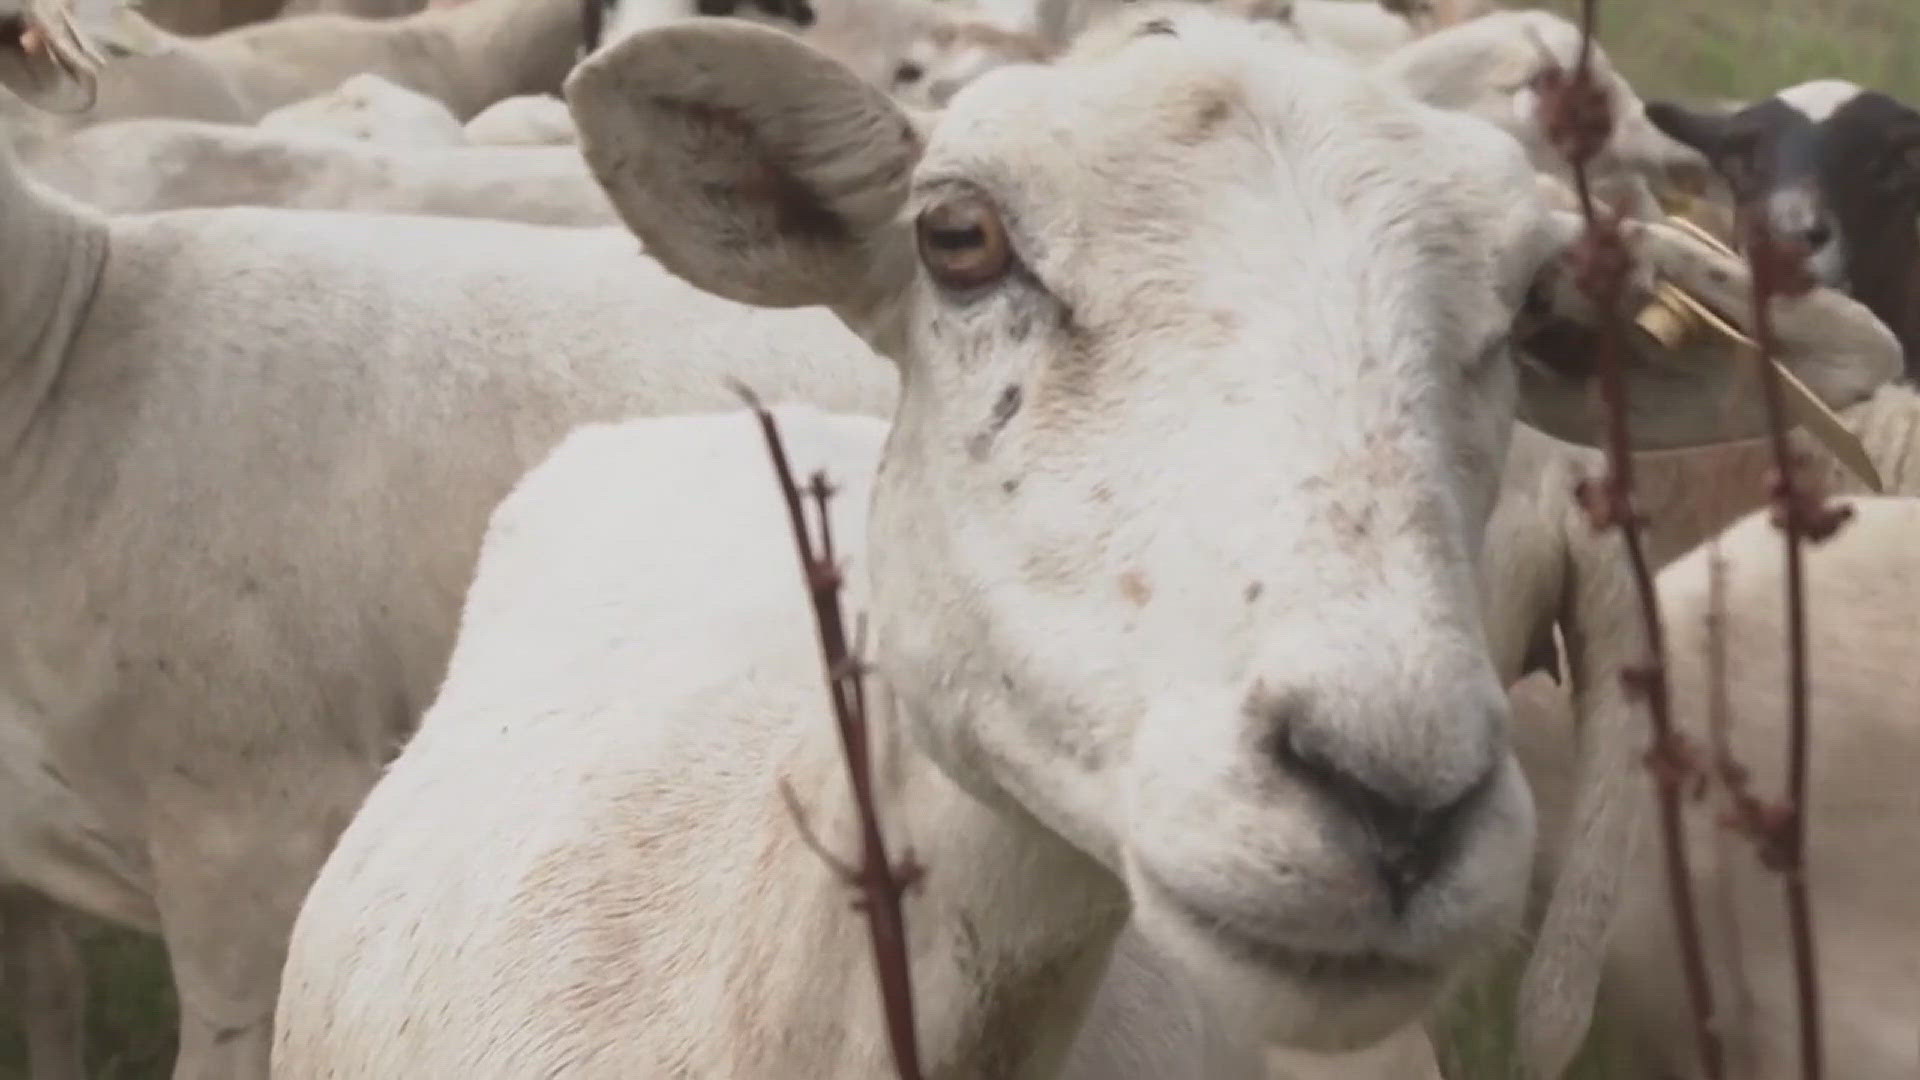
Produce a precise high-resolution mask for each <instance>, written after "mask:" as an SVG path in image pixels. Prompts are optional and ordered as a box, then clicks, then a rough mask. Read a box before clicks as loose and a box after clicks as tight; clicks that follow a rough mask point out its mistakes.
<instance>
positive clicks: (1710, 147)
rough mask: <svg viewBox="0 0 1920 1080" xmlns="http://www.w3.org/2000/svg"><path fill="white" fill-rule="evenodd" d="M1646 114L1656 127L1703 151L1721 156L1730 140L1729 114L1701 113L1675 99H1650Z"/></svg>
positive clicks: (1649, 121) (1661, 131) (1703, 153)
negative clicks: (1727, 140) (1728, 138)
mask: <svg viewBox="0 0 1920 1080" xmlns="http://www.w3.org/2000/svg"><path fill="white" fill-rule="evenodd" d="M1644 114H1645V116H1646V118H1647V123H1649V124H1652V125H1653V127H1654V128H1655V130H1657V131H1659V132H1660V133H1661V134H1662V135H1665V136H1666V137H1667V138H1669V139H1672V140H1673V141H1675V142H1677V143H1680V144H1681V145H1683V146H1688V147H1691V148H1692V149H1694V150H1696V151H1698V152H1699V153H1700V154H1702V155H1704V156H1706V157H1708V158H1714V157H1718V156H1719V154H1720V151H1721V149H1722V148H1723V147H1724V145H1725V143H1726V136H1727V117H1726V116H1725V115H1723V114H1719V113H1710V112H1699V111H1696V110H1693V109H1689V108H1687V107H1686V106H1684V105H1678V104H1675V103H1674V102H1671V101H1649V102H1647V104H1646V108H1645V110H1644Z"/></svg>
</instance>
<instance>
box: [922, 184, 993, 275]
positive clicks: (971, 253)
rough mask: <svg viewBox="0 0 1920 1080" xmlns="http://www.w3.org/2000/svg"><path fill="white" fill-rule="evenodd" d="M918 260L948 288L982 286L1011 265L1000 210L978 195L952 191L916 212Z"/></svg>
mask: <svg viewBox="0 0 1920 1080" xmlns="http://www.w3.org/2000/svg"><path fill="white" fill-rule="evenodd" d="M914 231H915V233H916V234H917V235H918V237H919V242H920V261H921V262H923V263H925V264H926V265H927V272H928V273H930V274H932V275H933V279H934V280H935V281H937V282H939V283H940V284H942V285H944V286H946V287H947V288H950V289H967V288H973V287H975V286H978V285H985V284H987V283H988V282H990V281H993V280H995V279H997V278H999V277H1000V276H1001V275H1003V274H1005V273H1006V272H1007V269H1008V268H1009V267H1010V266H1012V265H1013V249H1012V247H1011V246H1010V245H1009V244H1008V243H1007V229H1006V225H1005V224H1004V223H1002V222H1001V220H1000V212H999V211H997V210H995V209H994V208H993V204H992V203H991V202H988V201H987V200H986V199H985V198H984V197H982V196H980V195H974V194H968V195H957V196H954V197H953V198H950V199H947V200H946V201H944V202H939V203H935V204H934V205H932V206H929V207H927V208H926V209H925V210H922V211H921V212H920V218H919V220H918V221H916V222H915V223H914Z"/></svg>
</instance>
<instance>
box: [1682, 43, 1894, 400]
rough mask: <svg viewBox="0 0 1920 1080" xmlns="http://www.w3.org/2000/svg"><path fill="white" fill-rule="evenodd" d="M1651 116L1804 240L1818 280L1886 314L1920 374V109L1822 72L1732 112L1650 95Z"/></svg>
mask: <svg viewBox="0 0 1920 1080" xmlns="http://www.w3.org/2000/svg"><path fill="white" fill-rule="evenodd" d="M1647 118H1648V120H1650V121H1651V122H1652V123H1653V124H1654V125H1655V126H1657V127H1659V128H1660V129H1661V130H1662V131H1665V132H1666V133H1667V134H1668V135H1670V136H1672V137H1673V138H1675V139H1677V140H1679V141H1681V142H1683V143H1686V144H1687V145H1689V146H1692V147H1694V148H1695V149H1697V150H1699V151H1700V152H1701V153H1702V154H1704V155H1706V157H1707V158H1708V159H1709V160H1710V161H1711V162H1712V163H1713V166H1714V168H1715V170H1716V171H1717V172H1718V173H1719V174H1720V175H1721V177H1722V178H1723V179H1724V180H1725V181H1726V183H1727V185H1728V187H1729V188H1731V189H1732V191H1733V193H1734V195H1735V197H1736V198H1737V199H1738V200H1739V201H1741V202H1742V203H1746V204H1749V205H1753V206H1758V207H1762V208H1763V209H1764V211H1765V213H1766V220H1767V224H1768V226H1769V228H1770V229H1772V230H1773V232H1774V233H1775V234H1776V235H1778V236H1780V237H1782V238H1785V239H1789V240H1793V241H1795V242H1797V243H1799V244H1802V245H1804V246H1805V248H1806V249H1807V251H1808V253H1809V259H1808V262H1809V265H1810V266H1811V267H1812V269H1813V271H1814V273H1815V274H1816V275H1817V276H1818V278H1819V279H1820V281H1821V283H1822V284H1825V285H1827V286H1829V287H1832V288H1835V289H1842V290H1845V291H1848V292H1850V293H1852V294H1853V295H1854V296H1855V297H1857V298H1858V299H1859V300H1860V301H1861V302H1862V303H1864V304H1866V305H1867V306H1868V307H1869V308H1871V309H1872V310H1873V312H1874V314H1875V315H1877V316H1879V317H1880V318H1881V319H1883V320H1885V321H1886V322H1887V324H1888V326H1889V327H1891V328H1892V329H1893V331H1894V332H1895V334H1897V335H1899V337H1900V338H1901V341H1902V343H1903V344H1904V345H1905V346H1906V349H1907V354H1908V359H1907V370H1908V374H1909V376H1910V377H1911V376H1913V375H1916V374H1920V355H1916V348H1917V347H1920V112H1915V111H1914V110H1913V109H1912V108H1909V107H1908V106H1906V105H1904V104H1901V103H1900V102H1898V101H1896V100H1894V99H1893V98H1891V97H1888V96H1887V95H1885V94H1882V93H1879V92H1876V91H1872V90H1865V89H1862V88H1861V87H1859V86H1856V85H1854V84H1853V83H1849V82H1844V81H1841V80H1838V79H1823V80H1818V81H1815V82H1808V83H1801V84H1799V85H1797V86H1791V87H1788V88H1787V89H1785V90H1781V91H1779V92H1778V93H1776V94H1774V95H1773V96H1772V97H1769V98H1766V99H1765V100H1762V101H1758V102H1755V103H1753V104H1751V105H1748V106H1746V107H1745V108H1742V109H1739V110H1737V111H1734V112H1730V113H1710V112H1701V111H1695V110H1691V109H1688V108H1685V107H1684V106H1680V105H1676V104H1673V103H1670V102H1654V103H1652V104H1649V105H1648V106H1647Z"/></svg>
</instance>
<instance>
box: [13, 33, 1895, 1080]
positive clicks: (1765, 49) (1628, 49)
mask: <svg viewBox="0 0 1920 1080" xmlns="http://www.w3.org/2000/svg"><path fill="white" fill-rule="evenodd" d="M1547 6H1549V7H1552V8H1556V9H1558V10H1561V11H1566V12H1572V11H1574V10H1575V9H1576V6H1577V4H1576V3H1575V2H1574V0H1552V2H1551V3H1549V4H1548V5H1547ZM1600 20H1601V21H1600V39H1601V41H1602V42H1603V43H1604V44H1605V45H1606V47H1607V49H1608V51H1609V52H1610V53H1611V54H1612V55H1613V56H1614V57H1615V59H1616V61H1617V62H1618V63H1619V65H1620V67H1621V68H1622V70H1623V71H1624V72H1625V74H1626V75H1627V77H1628V78H1629V79H1631V80H1632V81H1633V84H1634V86H1635V87H1636V88H1637V89H1638V90H1639V91H1640V93H1641V95H1642V96H1643V97H1646V98H1655V97H1660V96H1673V97H1676V98H1678V99H1681V100H1701V99H1712V98H1751V97H1756V96H1759V95H1762V94H1765V93H1768V92H1770V91H1772V90H1775V89H1778V88H1779V87H1782V86H1786V85H1790V84H1792V83H1796V82H1801V81H1803V80H1807V79H1815V78H1830V77H1842V78H1846V79H1850V80H1852V81H1854V82H1856V83H1860V84H1862V85H1864V86H1870V87H1873V88H1875V89H1879V90H1884V91H1887V92H1888V93H1891V94H1893V95H1894V96H1896V97H1899V98H1901V99H1902V100H1904V101H1907V102H1909V103H1920V64H1916V63H1914V62H1913V61H1912V59H1911V57H1910V56H1909V53H1910V51H1911V49H1912V48H1913V44H1914V43H1915V42H1917V41H1920V0H1602V3H1601V10H1600ZM86 952H87V960H88V963H89V966H90V968H91V970H92V972H93V988H92V995H93V998H92V1009H91V1017H90V1020H91V1024H90V1026H91V1037H90V1043H89V1055H90V1061H89V1073H90V1075H92V1076H95V1077H97V1078H100V1080H164V1077H166V1075H167V1071H168V1067H169V1063H170V1062H171V1060H172V1053H173V1018H172V1009H173V1002H172V991H171V988H170V987H169V985H168V980H167V971H166V962H165V957H164V955H163V954H162V952H161V950H160V947H159V945H158V943H157V942H155V941H153V940H152V939H149V938H146V937H144V936H142V935H137V934H133V933H129V932H125V931H120V930H115V929H110V928H105V927H98V928H92V929H90V932H89V935H88V940H87V944H86ZM1503 992H1504V993H1507V994H1510V993H1511V986H1510V985H1507V986H1505V987H1495V988H1492V989H1489V990H1487V991H1486V992H1485V993H1484V994H1481V995H1476V996H1475V997H1474V998H1473V999H1472V1000H1468V1001H1464V1002H1462V1003H1460V1005H1459V1006H1458V1007H1457V1008H1456V1009H1455V1011H1454V1015H1453V1017H1452V1023H1451V1024H1450V1025H1449V1027H1450V1032H1451V1038H1450V1040H1449V1045H1448V1046H1447V1047H1446V1052H1445V1055H1444V1056H1445V1057H1446V1058H1447V1059H1448V1060H1447V1062H1446V1064H1447V1067H1448V1073H1449V1075H1451V1076H1454V1077H1457V1078H1461V1080H1504V1078H1506V1077H1507V1076H1509V1075H1512V1071H1511V1070H1512V1067H1511V1064H1510V1058H1509V1056H1508V1050H1507V1048H1508V1046H1509V1045H1510V1043H1511V1028H1510V1026H1509V1024H1507V1023H1506V1022H1505V1020H1504V1019H1503V1017H1505V1016H1507V1015H1510V1013H1509V1012H1508V1010H1506V1009H1505V1008H1503V1007H1501V1006H1500V1005H1499V1003H1498V999H1499V997H1500V996H1501V995H1502V993H1503ZM11 1019H12V1014H11V1012H10V1011H9V1012H8V1013H7V1014H5V1015H4V1016H0V1020H4V1021H5V1023H0V1080H24V1078H25V1076H26V1073H25V1064H24V1055H23V1054H22V1052H21V1046H20V1040H19V1037H18V1035H17V1033H16V1032H15V1031H14V1030H13V1027H12V1023H11ZM1594 1043H1595V1045H1594V1046H1592V1047H1590V1048H1589V1050H1590V1052H1589V1053H1588V1054H1587V1056H1586V1058H1585V1059H1584V1060H1583V1061H1582V1063H1581V1065H1580V1067H1579V1068H1578V1069H1576V1071H1575V1073H1574V1074H1573V1075H1572V1076H1571V1077H1569V1080H1616V1078H1620V1077H1624V1076H1625V1075H1626V1073H1625V1072H1624V1071H1622V1069H1621V1067H1620V1066H1619V1065H1618V1064H1616V1062H1615V1061H1614V1055H1613V1054H1611V1053H1610V1052H1609V1050H1608V1047H1607V1046H1606V1040H1605V1038H1604V1033H1600V1037H1598V1038H1596V1039H1595V1040H1594Z"/></svg>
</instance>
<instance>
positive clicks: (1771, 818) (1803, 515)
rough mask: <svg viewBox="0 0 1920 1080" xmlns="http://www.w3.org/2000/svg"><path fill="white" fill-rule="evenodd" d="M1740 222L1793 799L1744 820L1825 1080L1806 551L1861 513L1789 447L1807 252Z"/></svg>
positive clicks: (1806, 1038)
mask: <svg viewBox="0 0 1920 1080" xmlns="http://www.w3.org/2000/svg"><path fill="white" fill-rule="evenodd" d="M1743 203H1744V204H1745V205H1743V206H1742V208H1741V213H1740V217H1741V220H1742V225H1743V231H1744V232H1745V234H1746V251H1747V263H1748V265H1749V267H1750V268H1751V270H1752V278H1753V338H1754V342H1755V343H1756V344H1757V345H1758V346H1759V349H1760V362H1759V364H1758V365H1757V366H1758V368H1759V371H1760V385H1761V390H1762V396H1763V397H1764V399H1765V401H1766V407H1767V430H1768V440H1769V442H1770V443H1771V445H1772V447H1773V465H1774V468H1773V478H1772V491H1771V492H1770V494H1771V495H1772V498H1773V521H1774V524H1775V525H1777V526H1779V528H1780V530H1781V534H1782V537H1783V540H1784V544H1783V546H1784V548H1785V554H1786V579H1787V580H1786V590H1787V596H1786V601H1787V665H1788V667H1787V794H1786V801H1785V803H1784V804H1782V805H1780V806H1778V807H1774V808H1770V809H1771V812H1755V813H1754V814H1753V816H1752V817H1751V818H1750V819H1749V820H1747V821H1746V822H1744V824H1745V825H1746V826H1747V828H1748V829H1749V830H1750V831H1751V832H1752V834H1753V836H1754V837H1755V839H1756V841H1757V842H1758V843H1759V845H1760V853H1761V858H1762V859H1763V860H1764V861H1765V862H1766V864H1767V865H1768V866H1769V867H1770V868H1772V869H1774V870H1777V871H1778V872H1779V873H1780V875H1781V877H1782V879H1783V881H1784V883H1785V886H1786V896H1787V923H1788V927H1789V930H1790V932H1791V936H1792V940H1793V962H1794V984H1795V989H1796V997H1797V1000H1798V1005H1799V1016H1800V1075H1801V1076H1802V1077H1803V1078H1804V1080H1819V1078H1820V1076H1821V1075H1822V1073H1823V1071H1824V1061H1823V1047H1822V1043H1821V1027H1820V983H1819V970H1818V968H1817V958H1816V955H1815V948H1814V938H1813V910H1812V907H1813V905H1812V899H1811V897H1810V896H1809V894H1808V891H1807V880H1806V827H1805V826H1806V812H1805V811H1806V806H1807V735H1808V722H1807V625H1806V618H1807V615H1806V581H1805V568H1804V566H1803V558H1802V555H1803V552H1802V544H1803V542H1804V541H1808V540H1811V541H1816V542H1817V541H1819V540H1823V539H1825V538H1827V537H1829V536H1832V535H1833V534H1834V533H1835V532H1836V531H1838V530H1839V528H1840V527H1841V526H1842V525H1844V524H1845V523H1846V521H1847V518H1848V517H1849V516H1850V515H1851V512H1852V508H1851V507H1847V506H1844V505H1837V506H1836V505H1829V504H1827V503H1826V500H1825V497H1824V495H1823V494H1822V493H1821V492H1820V491H1819V490H1818V489H1817V488H1815V487H1814V486H1813V485H1812V484H1811V483H1810V482H1809V481H1808V479H1807V478H1805V477H1803V476H1802V475H1801V474H1802V472H1803V470H1802V468H1801V463H1800V462H1798V461H1796V460H1795V457H1794V454H1793V452H1792V449H1791V447H1790V446H1789V445H1788V442H1787V427H1788V423H1787V416H1786V402H1785V395H1784V393H1783V391H1782V389H1781V386H1780V374H1779V372H1778V371H1776V370H1775V369H1774V365H1773V356H1774V354H1775V352H1776V351H1777V347H1778V346H1777V342H1776V341H1775V339H1774V332H1773V314H1772V308H1773V300H1774V298H1775V297H1783V296H1795V295H1799V294H1800V293H1804V292H1806V291H1807V290H1808V289H1810V288H1812V286H1813V281H1812V279H1811V277H1810V276H1809V275H1808V273H1807V268H1806V251H1805V250H1804V249H1802V248H1800V247H1798V246H1796V245H1791V244H1787V243H1783V242H1782V241H1781V240H1780V239H1779V238H1778V237H1776V236H1775V235H1774V234H1773V232H1772V230H1771V229H1769V228H1768V226H1767V220H1766V214H1765V213H1764V212H1762V210H1761V208H1760V207H1759V206H1758V205H1755V203H1754V200H1751V199H1743Z"/></svg>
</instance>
